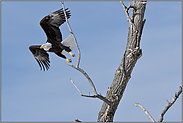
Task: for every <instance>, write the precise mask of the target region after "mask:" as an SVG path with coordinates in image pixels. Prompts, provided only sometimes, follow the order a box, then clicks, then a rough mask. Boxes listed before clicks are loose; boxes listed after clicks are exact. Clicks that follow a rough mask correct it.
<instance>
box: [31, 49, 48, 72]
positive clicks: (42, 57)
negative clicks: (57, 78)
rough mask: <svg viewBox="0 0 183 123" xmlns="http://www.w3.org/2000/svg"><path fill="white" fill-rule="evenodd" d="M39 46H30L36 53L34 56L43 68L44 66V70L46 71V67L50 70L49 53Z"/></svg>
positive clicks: (33, 52)
mask: <svg viewBox="0 0 183 123" xmlns="http://www.w3.org/2000/svg"><path fill="white" fill-rule="evenodd" d="M39 47H40V46H30V47H29V50H30V51H31V52H32V54H33V55H34V58H35V59H36V61H37V62H38V64H39V66H40V68H41V70H42V68H43V70H44V71H45V68H46V69H47V70H48V69H49V67H50V60H49V55H48V53H47V52H46V51H45V50H43V49H40V48H39Z"/></svg>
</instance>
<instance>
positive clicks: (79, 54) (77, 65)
mask: <svg viewBox="0 0 183 123" xmlns="http://www.w3.org/2000/svg"><path fill="white" fill-rule="evenodd" d="M62 6H63V11H64V15H65V20H66V22H67V26H68V28H69V31H70V33H71V34H72V37H73V38H74V41H75V44H76V48H77V51H78V61H77V64H76V67H77V68H78V67H79V63H80V56H81V53H80V49H79V46H78V43H77V40H76V37H75V36H74V33H73V32H72V30H71V27H70V25H69V21H68V19H67V15H66V12H65V7H64V2H63V1H62Z"/></svg>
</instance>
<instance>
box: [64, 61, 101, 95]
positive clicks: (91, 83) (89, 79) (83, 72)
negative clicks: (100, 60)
mask: <svg viewBox="0 0 183 123" xmlns="http://www.w3.org/2000/svg"><path fill="white" fill-rule="evenodd" d="M66 63H67V64H68V65H69V66H71V67H73V68H75V69H76V70H78V71H80V72H81V73H82V74H83V75H84V76H85V77H86V78H87V79H88V81H89V83H90V85H91V86H92V89H93V93H94V94H95V95H97V90H96V88H95V86H94V84H93V82H92V80H91V78H90V77H89V76H88V74H87V73H86V72H85V71H84V70H82V69H81V68H77V67H75V66H74V65H71V64H69V63H68V62H66Z"/></svg>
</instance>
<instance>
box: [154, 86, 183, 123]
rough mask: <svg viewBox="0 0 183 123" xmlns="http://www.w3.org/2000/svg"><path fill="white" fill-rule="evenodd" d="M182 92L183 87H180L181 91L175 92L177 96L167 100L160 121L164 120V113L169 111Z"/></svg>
mask: <svg viewBox="0 0 183 123" xmlns="http://www.w3.org/2000/svg"><path fill="white" fill-rule="evenodd" d="M181 93H182V87H181V86H180V87H179V91H178V92H177V93H175V96H174V97H173V99H172V100H171V101H170V102H168V100H166V103H167V105H166V106H165V108H164V109H163V110H162V112H161V113H160V115H159V120H158V122H162V121H163V116H164V114H165V113H166V112H167V111H168V109H169V108H170V107H171V106H172V105H173V104H174V103H175V101H176V100H177V98H178V97H179V95H180V94H181Z"/></svg>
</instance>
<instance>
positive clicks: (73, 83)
mask: <svg viewBox="0 0 183 123" xmlns="http://www.w3.org/2000/svg"><path fill="white" fill-rule="evenodd" d="M70 80H71V82H72V84H73V85H74V86H75V88H76V89H77V90H78V91H79V93H80V94H81V95H82V93H81V91H80V90H79V88H78V87H77V86H76V85H75V84H74V82H73V81H72V79H70Z"/></svg>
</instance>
